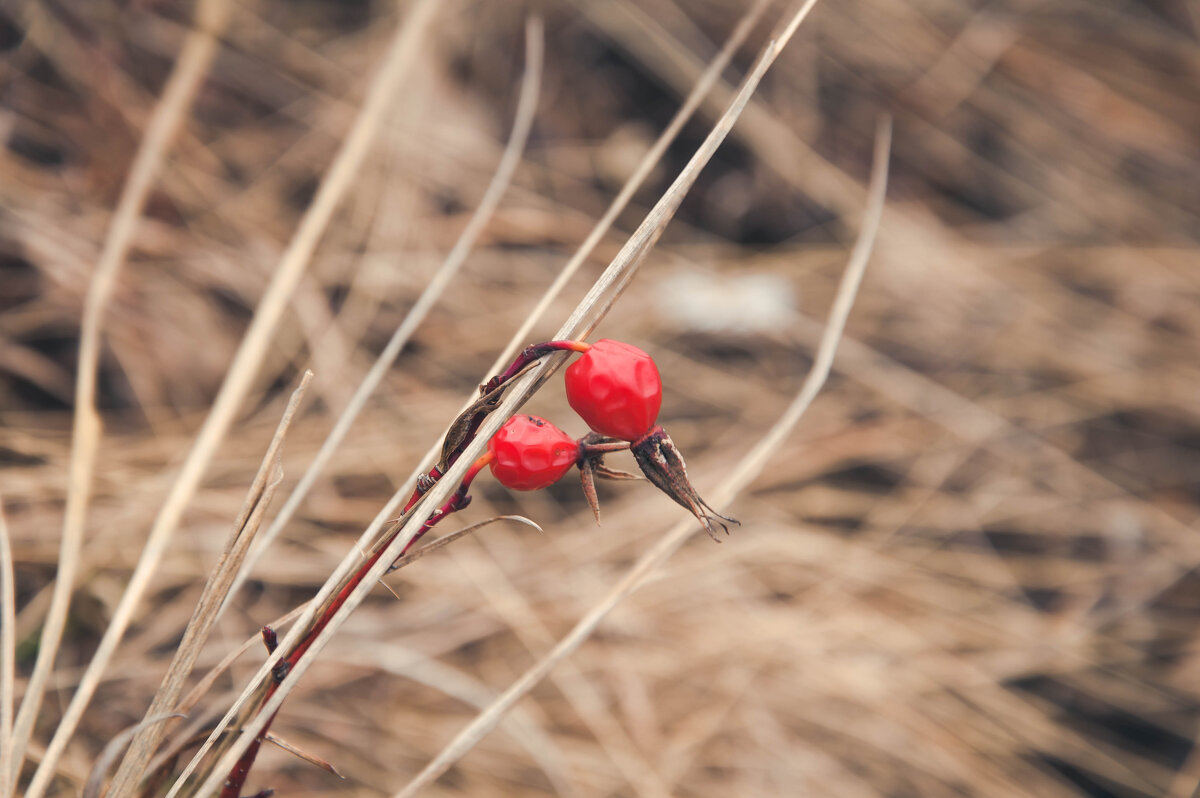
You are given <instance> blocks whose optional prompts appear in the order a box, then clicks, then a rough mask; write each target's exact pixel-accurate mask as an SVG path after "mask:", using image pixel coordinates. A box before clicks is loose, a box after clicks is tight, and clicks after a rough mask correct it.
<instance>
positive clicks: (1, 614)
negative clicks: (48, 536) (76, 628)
mask: <svg viewBox="0 0 1200 798" xmlns="http://www.w3.org/2000/svg"><path fill="white" fill-rule="evenodd" d="M16 675H17V589H16V572H15V571H14V569H13V554H12V545H11V541H10V540H9V536H8V521H7V519H6V518H5V516H4V502H3V500H0V788H2V787H3V786H4V785H6V784H8V774H9V771H10V770H12V767H13V743H14V740H13V695H15V693H16Z"/></svg>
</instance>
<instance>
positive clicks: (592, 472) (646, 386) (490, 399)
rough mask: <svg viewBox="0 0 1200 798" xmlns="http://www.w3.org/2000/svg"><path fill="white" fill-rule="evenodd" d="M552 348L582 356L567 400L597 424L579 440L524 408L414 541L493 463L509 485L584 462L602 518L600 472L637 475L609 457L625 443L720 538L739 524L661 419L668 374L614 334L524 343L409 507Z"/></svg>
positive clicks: (547, 479) (465, 417)
mask: <svg viewBox="0 0 1200 798" xmlns="http://www.w3.org/2000/svg"><path fill="white" fill-rule="evenodd" d="M556 351H572V352H580V353H582V354H583V357H581V358H580V359H579V360H577V361H575V362H574V363H572V364H571V365H570V366H569V367H568V368H567V370H566V388H567V401H568V403H569V404H570V405H571V407H572V409H574V410H575V412H576V413H578V414H579V415H580V417H581V418H583V420H584V421H586V422H587V424H588V426H589V427H591V428H592V430H593V432H591V433H589V434H588V435H585V436H584V437H583V438H580V439H579V440H574V439H573V438H571V436H569V435H567V433H565V432H563V431H562V430H561V429H559V428H558V427H556V426H554V425H553V424H551V423H550V422H549V421H546V420H545V419H542V418H538V417H537V416H530V415H524V414H521V415H516V416H513V417H512V418H510V419H509V420H508V421H507V422H506V423H505V424H504V426H502V427H501V428H500V429H499V430H498V431H497V432H496V434H495V435H494V436H492V439H491V440H490V441H488V447H487V448H488V450H487V452H486V453H485V454H484V455H483V456H482V457H480V458H479V459H478V460H476V461H475V462H474V463H472V464H471V468H469V469H468V470H467V473H466V474H465V476H464V477H463V480H462V483H461V484H460V485H459V487H458V490H457V491H456V492H455V493H454V495H453V496H452V497H451V498H450V499H449V500H448V501H447V502H446V503H445V504H443V505H442V506H441V507H440V508H438V509H437V510H436V511H434V512H433V514H432V515H430V517H429V518H428V520H426V522H425V524H424V525H423V526H422V527H421V529H420V530H419V532H418V533H417V535H416V536H414V538H413V540H412V541H410V543H409V546H411V545H412V544H413V543H415V542H416V540H417V539H418V538H420V537H421V535H423V534H424V533H425V532H427V531H428V530H429V529H430V528H432V527H433V525H434V524H436V523H438V522H439V521H440V520H442V519H443V518H445V517H446V516H447V515H449V514H450V513H453V512H456V511H458V510H461V509H463V508H464V507H466V506H467V504H468V503H470V501H471V497H470V496H469V495H467V491H468V489H469V488H470V486H471V482H472V480H474V479H475V476H476V475H477V474H478V473H479V472H480V471H481V470H483V469H484V468H485V467H490V468H491V471H492V474H493V476H495V477H496V479H497V480H498V481H499V482H500V483H501V484H502V485H505V486H507V487H509V488H513V489H514V490H540V489H541V488H545V487H548V486H550V485H552V484H553V483H555V482H557V481H558V480H559V479H561V478H562V477H563V476H564V475H565V474H566V473H567V472H568V471H570V470H571V467H572V466H578V467H579V472H580V478H581V481H582V484H583V491H584V494H585V495H586V496H587V500H588V504H589V505H590V506H591V508H592V512H593V513H595V515H596V520H597V521H599V519H600V511H599V506H598V504H597V500H596V488H595V484H594V480H595V477H597V476H600V477H606V478H609V479H630V478H636V477H635V476H634V475H633V474H626V473H625V472H623V471H615V470H612V469H609V468H607V467H606V466H605V465H604V463H603V457H604V455H605V454H607V453H609V452H615V451H621V450H624V449H629V450H630V451H631V452H632V453H633V456H634V459H635V460H636V461H637V464H638V466H639V467H640V468H641V470H642V473H644V474H645V475H646V477H647V478H648V479H649V480H650V481H651V482H652V483H653V484H654V485H655V486H657V487H658V488H659V489H660V490H662V491H663V492H664V493H666V494H667V495H668V496H670V497H671V498H672V499H673V500H674V501H676V502H678V503H679V504H680V505H682V506H683V507H686V508H687V509H688V510H690V511H691V512H692V513H693V514H694V515H695V516H696V518H697V519H699V521H700V523H702V524H703V525H704V528H705V529H706V530H707V531H708V533H709V535H711V536H712V537H713V538H714V539H716V531H715V529H714V524H715V525H719V526H720V527H721V528H722V529H724V530H725V531H726V532H728V531H729V530H728V528H727V527H726V526H725V524H724V523H722V521H729V522H731V523H735V524H736V523H737V521H736V520H734V519H732V518H728V517H726V516H723V515H721V514H720V513H718V512H717V511H716V510H713V509H712V507H710V506H709V505H708V503H707V502H705V501H704V500H703V499H702V498H700V496H699V495H698V494H697V493H696V491H695V489H694V488H693V487H692V485H691V483H690V482H689V481H688V478H687V468H686V466H685V465H684V462H683V457H682V456H681V455H680V453H679V450H678V449H677V448H676V447H675V443H674V442H673V441H672V440H671V437H670V436H669V435H667V433H666V431H665V430H664V429H663V428H662V427H661V426H659V425H658V423H657V422H658V411H659V409H660V408H661V406H662V378H661V377H660V376H659V373H658V367H657V366H656V365H655V364H654V359H653V358H651V357H650V355H648V354H646V353H645V352H644V351H642V350H641V349H638V348H637V347H636V346H631V345H630V344H626V343H621V342H620V341H612V340H609V339H602V340H600V341H597V342H596V343H594V344H588V343H584V342H583V341H547V342H545V343H541V344H534V345H533V346H529V347H526V348H525V350H524V351H523V352H522V353H521V354H520V356H518V357H517V359H516V360H515V361H514V362H513V364H512V365H511V366H509V368H508V369H507V370H506V371H505V372H504V373H503V374H499V375H497V376H495V377H493V378H492V379H490V380H489V381H488V382H487V383H485V384H484V385H481V386H480V394H481V395H480V398H479V399H478V400H476V401H475V402H474V404H472V405H471V407H469V408H468V409H467V410H466V411H465V412H464V413H462V414H461V415H460V416H459V417H458V418H457V419H455V421H454V423H453V424H451V425H450V430H449V431H448V432H447V433H446V439H445V441H444V443H443V445H442V456H441V458H440V459H439V460H438V464H437V465H436V466H434V467H433V468H432V469H431V470H430V471H429V473H428V474H426V475H424V476H422V477H421V479H419V480H418V481H417V487H416V489H415V490H414V491H413V495H412V497H411V498H410V499H409V501H408V504H407V505H406V506H405V508H404V512H406V513H407V512H408V511H409V510H410V509H411V508H412V507H413V506H414V505H415V504H416V503H417V501H419V500H420V498H421V496H423V495H424V494H425V493H426V492H427V491H428V490H429V489H430V488H431V487H433V485H434V484H435V483H436V482H437V481H438V480H439V479H440V478H441V476H442V474H444V473H445V472H446V469H447V468H449V467H450V465H451V464H453V463H454V461H455V460H457V459H458V457H459V456H460V455H461V454H462V452H463V451H464V450H465V449H466V447H467V444H468V443H470V441H471V440H472V439H473V438H474V437H475V435H476V433H477V432H478V430H479V426H480V425H481V424H482V423H483V420H484V419H485V418H486V417H487V416H488V414H489V413H491V412H492V411H493V410H495V409H496V407H497V406H499V404H500V400H501V399H502V398H503V395H504V391H505V390H507V388H508V385H509V383H510V381H511V380H512V379H513V378H515V377H516V376H518V375H519V374H521V373H522V372H523V371H524V370H525V369H526V368H527V367H528V366H529V365H530V364H531V363H533V362H535V361H537V360H540V359H541V358H543V357H545V356H546V355H548V354H550V353H552V352H556Z"/></svg>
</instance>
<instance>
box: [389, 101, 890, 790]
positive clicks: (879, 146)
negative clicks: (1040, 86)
mask: <svg viewBox="0 0 1200 798" xmlns="http://www.w3.org/2000/svg"><path fill="white" fill-rule="evenodd" d="M890 146H891V123H890V121H889V122H885V123H884V124H883V125H881V126H880V132H879V134H878V136H877V138H876V144H875V164H874V166H873V168H872V173H871V185H870V188H869V191H868V196H869V203H868V207H867V211H866V214H865V216H864V220H863V227H862V229H861V231H860V232H859V236H858V240H857V241H856V243H855V246H854V250H853V252H852V253H851V256H850V263H849V265H848V266H847V267H846V272H845V274H843V276H842V280H841V283H840V284H839V286H838V292H837V296H836V298H835V299H834V304H833V308H832V309H831V311H830V315H829V320H828V323H827V324H826V328H825V333H824V335H823V336H822V338H821V343H820V346H819V347H818V349H817V357H816V359H815V361H814V362H813V366H812V369H811V370H810V371H809V374H808V377H807V378H806V379H805V381H804V384H803V386H802V387H801V389H800V392H799V394H797V396H796V398H795V399H794V400H793V401H792V403H791V404H790V405H789V406H788V408H787V409H786V410H785V411H784V413H783V415H781V416H780V418H779V419H778V420H777V421H776V422H775V424H774V426H772V428H771V429H770V430H769V431H768V432H767V434H766V435H764V436H763V438H762V439H761V440H760V441H759V442H758V443H757V444H756V445H755V447H754V448H753V449H751V450H750V452H748V453H747V454H746V456H745V457H743V458H742V459H741V461H739V463H738V465H737V466H736V467H735V468H734V470H733V472H732V473H731V474H730V475H729V476H728V477H726V479H725V481H724V482H723V483H722V485H721V486H720V487H719V488H718V489H717V490H715V491H714V492H713V496H714V499H715V502H716V503H717V504H720V505H725V504H727V503H728V502H729V501H731V500H732V499H733V497H734V496H736V495H737V493H738V492H740V491H741V490H742V489H743V488H745V487H746V486H747V485H748V484H750V482H751V481H753V480H754V478H755V477H757V476H758V474H759V473H760V472H761V471H762V468H763V466H764V465H765V464H766V462H767V460H768V459H769V458H770V456H771V454H773V453H774V452H775V451H776V450H777V449H778V448H779V446H780V444H782V442H783V440H784V438H786V437H787V435H788V434H789V433H790V432H791V430H792V428H793V427H794V426H795V425H796V422H797V421H799V419H800V417H801V415H803V413H804V411H805V410H806V409H807V408H808V406H809V404H810V403H811V402H812V400H813V397H815V396H816V395H817V392H818V391H820V389H821V387H822V386H823V385H824V384H825V380H826V378H827V377H828V376H829V371H830V368H831V367H832V365H833V355H834V353H835V352H836V350H837V344H838V341H839V340H840V338H841V335H842V331H843V330H844V329H845V325H846V319H847V317H848V316H849V314H850V309H851V308H852V307H853V305H854V298H855V296H856V295H857V292H858V286H859V284H860V283H861V281H862V275H863V271H864V270H865V269H866V264H867V260H868V258H869V256H870V253H871V247H872V245H873V244H874V241H875V235H876V232H877V231H878V229H879V218H880V216H881V215H882V212H883V201H884V195H885V193H886V189H887V162H888V153H889V150H890ZM695 530H696V523H695V521H693V520H691V519H689V520H686V521H681V522H680V523H678V524H676V525H675V526H674V527H672V528H671V530H670V531H669V532H668V533H667V534H666V535H665V536H664V537H663V538H661V539H660V540H659V542H658V543H657V544H656V545H655V546H654V547H653V548H652V549H650V550H649V551H647V552H646V553H645V554H644V555H642V557H641V558H640V559H639V560H638V562H637V563H636V564H635V565H634V566H633V568H631V569H630V570H629V572H628V573H627V574H626V575H625V576H624V577H623V578H622V579H621V581H620V582H618V583H617V584H616V585H615V586H614V587H613V589H612V590H611V591H610V592H609V593H608V594H607V595H605V596H604V598H602V599H601V600H600V601H599V602H597V604H596V605H595V606H594V607H593V608H592V609H591V610H590V611H589V612H588V614H587V615H585V616H584V617H583V618H582V619H580V621H579V622H578V623H577V624H576V625H575V627H574V628H573V629H572V630H571V632H570V633H569V634H568V635H567V636H566V637H564V638H563V639H562V640H561V641H559V643H558V644H557V645H556V646H555V647H554V649H553V650H552V651H551V652H550V653H549V654H547V655H546V656H545V657H543V658H542V659H541V660H539V661H538V662H537V664H535V665H534V666H533V667H532V668H530V669H529V670H527V671H526V672H525V673H524V674H522V676H521V678H520V679H518V680H517V681H516V682H514V683H513V684H512V686H511V687H509V688H508V690H506V691H505V692H504V693H503V694H502V695H501V696H500V697H499V698H498V699H497V700H496V701H495V702H494V703H493V704H492V705H491V706H490V707H488V709H487V710H486V711H485V712H483V713H481V714H480V715H479V716H478V717H476V719H475V720H474V721H472V722H471V724H470V725H468V726H467V727H466V728H465V729H463V730H462V731H461V732H460V733H459V734H458V735H457V736H456V737H455V738H454V740H452V741H451V742H450V743H449V744H448V745H447V746H446V747H445V748H444V749H442V751H441V753H439V754H438V756H437V757H435V758H434V759H433V760H432V761H431V762H430V763H429V764H428V765H426V767H425V768H424V769H423V770H422V771H421V772H420V773H419V774H417V776H416V777H414V778H413V780H412V781H410V782H409V783H408V784H407V785H406V786H405V787H404V788H403V789H401V790H400V791H399V792H397V793H396V794H395V798H410V797H411V796H413V795H416V793H417V791H419V790H420V789H422V788H423V787H426V786H428V785H429V784H431V783H432V782H433V781H434V780H435V779H437V777H438V776H440V775H441V774H442V773H444V772H445V771H446V770H447V769H448V768H449V767H450V766H451V765H453V764H454V763H455V762H456V761H458V760H459V759H460V758H462V756H463V755H464V754H466V752H467V751H469V750H471V748H473V747H474V746H475V744H476V743H478V742H479V740H481V739H483V737H484V736H486V735H487V734H488V733H489V732H490V731H491V730H492V729H494V728H495V727H496V724H498V723H499V722H500V720H501V718H503V716H504V714H505V713H506V712H507V711H508V710H509V709H510V708H511V707H512V706H513V705H514V704H515V703H516V702H517V701H519V700H520V699H521V698H522V697H523V696H525V695H526V694H527V693H528V692H529V691H530V690H531V689H532V688H533V687H534V686H535V685H537V684H538V683H539V682H540V681H541V680H542V679H544V678H545V677H546V675H547V674H549V673H550V671H551V670H552V669H553V668H554V666H555V665H557V664H558V663H559V662H561V661H562V660H563V659H565V658H566V657H567V656H569V655H570V654H571V653H572V652H573V651H574V650H575V649H576V648H578V647H579V646H580V645H581V644H582V643H583V641H584V640H586V639H587V638H588V637H589V636H591V634H592V632H593V631H595V629H596V627H597V626H598V625H599V624H600V622H601V621H602V620H603V619H604V617H605V616H606V615H608V613H609V612H611V611H612V609H613V608H614V607H616V606H617V605H618V604H620V603H621V602H622V601H623V600H625V599H626V598H627V597H628V596H629V595H631V594H632V593H633V592H634V590H636V589H637V588H638V587H639V586H640V585H641V584H642V582H643V580H644V579H645V578H646V577H647V576H649V575H650V574H651V573H653V571H655V570H656V569H657V568H658V567H659V566H661V565H662V564H663V563H665V562H666V561H667V559H668V558H670V556H671V555H672V554H673V553H674V552H675V550H676V549H678V548H679V546H681V545H682V544H683V542H684V541H685V540H687V538H688V537H690V536H691V535H692V534H693V533H694V532H695Z"/></svg>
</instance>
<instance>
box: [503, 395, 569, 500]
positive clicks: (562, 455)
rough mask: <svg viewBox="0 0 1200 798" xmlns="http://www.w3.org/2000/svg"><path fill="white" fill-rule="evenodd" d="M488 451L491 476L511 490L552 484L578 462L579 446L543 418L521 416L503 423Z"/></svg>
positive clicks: (534, 488) (537, 488)
mask: <svg viewBox="0 0 1200 798" xmlns="http://www.w3.org/2000/svg"><path fill="white" fill-rule="evenodd" d="M487 448H488V454H489V455H490V461H489V465H490V466H491V469H492V475H493V476H494V477H496V479H497V480H498V481H499V482H500V484H501V485H504V486H505V487H509V488H512V489H513V490H539V489H541V488H545V487H547V486H549V485H553V484H554V483H555V482H557V481H558V480H559V479H560V478H562V476H563V475H564V474H566V473H567V472H568V471H570V470H571V467H572V466H573V465H575V462H576V461H577V460H578V459H579V444H578V443H577V442H576V441H575V440H573V439H572V438H571V437H570V436H569V435H567V433H565V432H563V431H562V430H560V429H559V428H558V427H556V426H554V425H553V424H551V423H550V422H549V421H546V420H545V419H544V418H538V417H537V416H529V415H524V414H520V415H515V416H513V417H512V418H510V419H509V420H508V421H506V422H505V423H504V426H503V427H501V428H500V429H499V430H498V431H497V432H496V434H495V435H494V436H492V439H491V440H490V441H488V445H487ZM485 456H487V455H485Z"/></svg>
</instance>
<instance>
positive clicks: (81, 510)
mask: <svg viewBox="0 0 1200 798" xmlns="http://www.w3.org/2000/svg"><path fill="white" fill-rule="evenodd" d="M229 7H230V3H229V0H206V2H202V3H200V4H199V6H198V7H197V9H196V27H195V28H194V29H193V30H192V31H191V33H189V34H188V36H187V39H186V40H185V41H184V43H183V49H182V50H181V52H180V55H179V59H178V60H177V61H176V63H175V67H174V69H173V70H172V71H171V75H170V77H168V79H167V83H166V87H165V88H164V89H163V95H162V99H161V100H160V101H159V103H158V105H157V106H156V107H155V109H154V112H153V114H152V115H151V117H150V124H149V126H148V127H147V129H146V137H145V139H143V140H142V144H141V146H140V147H139V148H138V152H137V155H136V156H135V158H134V161H133V165H132V166H131V167H130V170H129V177H128V180H127V181H126V183H125V187H124V189H123V190H122V192H121V198H120V200H119V201H118V204H117V210H116V212H115V213H114V214H113V218H112V223H111V226H110V227H109V230H108V235H107V236H106V238H105V240H104V248H103V250H102V251H101V253H100V259H99V262H98V263H97V264H96V271H95V273H94V274H93V276H92V281H91V283H90V284H89V286H88V294H87V300H86V303H85V305H84V309H83V319H82V322H81V325H80V337H79V363H78V371H77V377H76V382H75V416H74V420H73V427H72V431H71V464H70V478H69V482H68V490H67V507H66V512H65V515H64V519H63V533H62V544H61V545H60V548H59V562H58V573H57V575H56V577H55V583H54V593H53V596H52V598H51V601H50V609H49V611H48V612H47V615H46V621H45V624H44V625H43V627H42V636H41V640H40V642H39V645H38V656H37V660H36V661H35V663H34V667H33V673H32V674H31V675H30V678H29V684H28V686H27V688H26V690H25V697H24V699H23V700H22V701H21V709H20V712H19V713H18V714H17V720H16V726H15V727H14V730H13V740H12V742H13V745H12V757H13V766H12V770H11V771H10V772H9V773H8V779H9V780H8V781H7V782H0V791H9V790H15V788H16V781H17V779H18V778H19V777H20V771H21V764H22V763H23V760H24V757H25V748H26V746H27V745H28V743H29V738H30V735H31V734H32V732H33V724H34V722H35V720H36V719H37V716H38V710H39V709H40V708H41V703H42V697H43V695H44V694H45V689H46V681H47V679H48V678H49V676H50V671H51V670H52V669H53V667H54V659H55V657H56V656H57V654H58V646H59V643H60V641H61V640H62V633H63V629H64V627H65V625H66V619H67V612H68V610H69V608H70V603H71V593H72V591H73V589H74V586H75V574H76V572H77V571H78V569H79V552H80V549H81V548H82V545H83V524H84V519H85V517H86V514H87V504H88V499H89V496H90V492H91V482H92V471H93V469H94V467H95V462H96V450H97V449H98V447H99V442H100V434H101V429H100V418H99V415H98V414H97V412H96V378H97V371H98V367H99V358H100V329H101V326H102V324H103V322H104V314H105V311H106V309H107V307H108V302H109V299H110V298H111V296H112V292H113V288H114V287H115V286H116V281H117V275H118V273H119V272H120V269H121V265H122V264H123V263H124V262H125V256H126V254H127V253H128V251H129V247H130V245H131V243H132V241H133V235H134V231H135V229H136V225H137V220H138V217H139V216H140V215H141V211H142V208H143V206H144V205H145V203H146V197H147V196H148V195H149V193H150V187H151V185H152V184H153V182H154V179H155V176H156V175H157V173H158V169H159V165H160V164H161V163H162V159H163V155H164V154H165V153H166V151H167V148H168V147H169V146H170V144H171V142H172V140H173V139H174V138H175V133H176V132H177V131H178V130H179V127H180V125H181V124H182V122H183V119H184V116H185V115H186V113H187V109H188V108H189V107H190V106H191V103H192V99H193V98H194V97H195V96H196V92H197V90H198V89H199V87H200V83H201V81H202V80H203V79H204V76H205V75H206V74H207V73H208V68H209V66H210V65H211V63H212V60H213V56H214V55H215V54H216V50H217V36H218V35H219V34H220V32H221V31H222V30H223V29H224V27H225V23H226V21H227V19H228V16H229ZM97 675H98V674H97ZM76 695H77V696H80V695H82V696H83V697H84V700H83V701H82V702H81V703H80V704H79V705H78V708H77V709H76V711H75V713H74V714H72V713H71V712H70V710H68V715H67V717H64V719H63V721H62V722H60V724H59V727H58V730H57V731H56V733H55V735H54V739H53V740H52V741H51V743H50V745H49V746H48V747H47V749H46V753H45V755H44V757H43V759H42V762H41V764H40V765H39V766H38V770H37V773H36V774H35V776H34V779H33V782H32V783H31V784H30V786H29V792H28V798H39V796H40V795H41V793H42V792H43V791H44V790H45V788H46V785H47V784H48V783H49V779H50V775H51V774H52V773H53V769H54V766H55V764H56V763H57V761H58V757H59V755H60V754H61V753H62V750H63V748H64V747H65V746H66V742H67V740H68V739H70V736H71V734H72V733H73V732H74V729H75V724H76V723H77V722H78V716H79V715H81V714H82V709H83V704H86V697H87V695H88V693H86V692H85V691H84V690H83V689H82V686H81V689H80V690H79V691H77V693H76ZM72 706H76V704H75V702H72Z"/></svg>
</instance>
